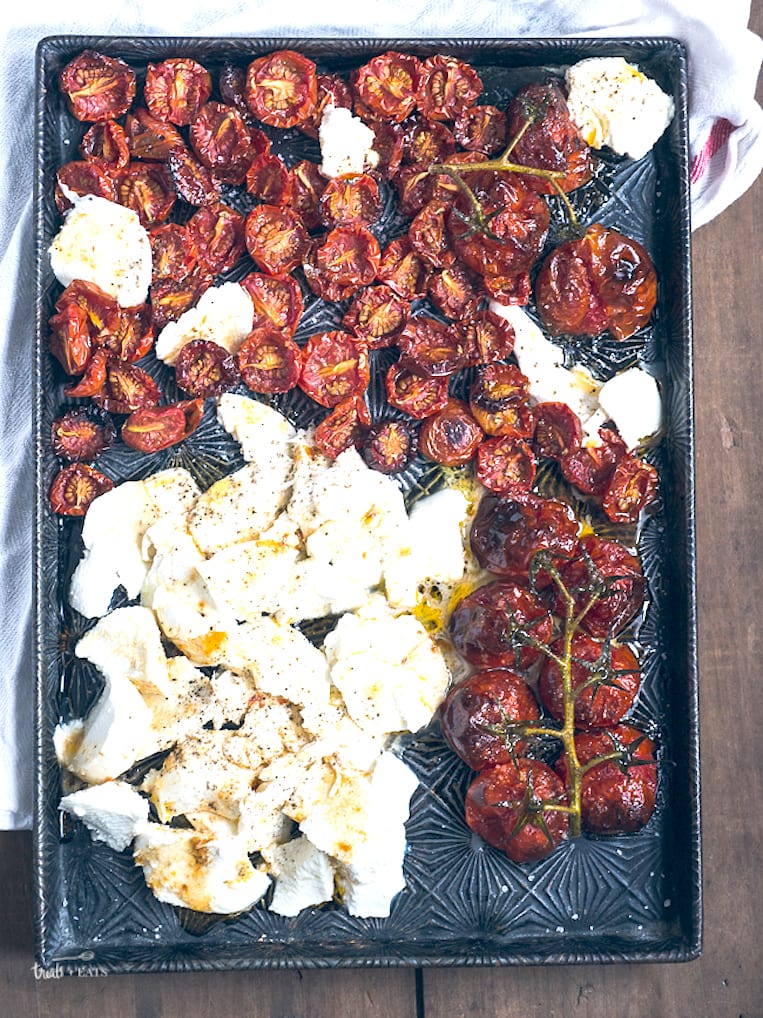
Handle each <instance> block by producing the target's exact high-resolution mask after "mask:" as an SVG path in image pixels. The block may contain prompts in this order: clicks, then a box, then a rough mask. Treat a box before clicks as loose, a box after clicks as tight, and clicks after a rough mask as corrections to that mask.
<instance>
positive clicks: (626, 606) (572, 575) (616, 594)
mask: <svg viewBox="0 0 763 1018" xmlns="http://www.w3.org/2000/svg"><path fill="white" fill-rule="evenodd" d="M580 550H581V552H582V553H584V555H585V556H587V557H579V558H574V559H572V560H571V561H569V562H566V563H564V564H563V565H562V566H561V568H560V574H561V578H562V581H563V583H564V584H565V586H566V587H567V590H568V591H569V592H570V593H571V594H572V596H573V598H574V602H575V611H576V613H581V612H582V611H583V609H584V608H585V606H586V604H587V603H588V602H589V600H590V597H591V583H592V582H593V581H600V582H601V583H603V585H604V587H605V591H604V594H603V596H601V597H600V598H599V599H598V600H597V601H596V603H595V604H594V605H593V606H592V607H591V608H590V609H589V610H588V612H587V613H586V615H585V617H584V618H583V619H582V620H581V628H582V629H584V630H585V631H586V633H588V634H589V636H593V637H594V638H595V639H598V640H604V639H606V638H607V637H615V636H617V634H618V633H620V632H621V631H622V630H623V629H624V628H625V627H626V625H628V623H629V622H630V621H631V620H632V619H633V618H634V616H635V615H636V613H637V612H638V611H639V609H640V608H641V606H642V604H643V600H644V593H645V581H644V576H643V573H642V571H641V563H640V561H639V559H638V556H636V555H634V554H633V552H631V551H629V550H628V549H627V548H626V547H625V545H623V544H621V543H620V542H619V541H610V540H606V539H605V538H602V537H598V536H597V535H595V534H586V535H585V536H584V537H582V538H581V539H580ZM592 574H593V575H592ZM558 608H559V610H560V611H562V612H563V610H564V609H563V608H562V606H561V602H560V603H559V605H558Z"/></svg>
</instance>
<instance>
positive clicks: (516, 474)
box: [477, 435, 537, 495]
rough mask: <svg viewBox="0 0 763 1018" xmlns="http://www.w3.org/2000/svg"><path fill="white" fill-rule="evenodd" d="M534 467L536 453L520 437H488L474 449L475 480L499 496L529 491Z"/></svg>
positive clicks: (533, 477) (533, 475)
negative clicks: (475, 457)
mask: <svg viewBox="0 0 763 1018" xmlns="http://www.w3.org/2000/svg"><path fill="white" fill-rule="evenodd" d="M536 470H537V463H536V460H535V454H534V453H533V451H532V449H531V448H530V446H529V445H528V444H527V442H525V441H524V440H523V439H521V438H515V437H513V436H506V435H503V436H498V437H494V438H487V439H485V441H484V442H482V443H481V445H480V447H479V448H478V449H477V480H478V481H479V482H480V484H482V485H483V486H484V487H485V488H487V489H488V491H493V492H496V493H497V494H499V495H511V494H513V493H516V492H527V491H529V490H530V489H531V488H532V486H533V482H534V481H535V472H536Z"/></svg>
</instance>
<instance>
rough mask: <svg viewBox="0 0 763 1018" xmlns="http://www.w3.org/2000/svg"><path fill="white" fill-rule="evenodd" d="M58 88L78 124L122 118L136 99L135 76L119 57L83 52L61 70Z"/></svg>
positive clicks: (95, 51)
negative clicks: (81, 121)
mask: <svg viewBox="0 0 763 1018" xmlns="http://www.w3.org/2000/svg"><path fill="white" fill-rule="evenodd" d="M59 87H60V89H61V91H62V92H63V93H64V95H65V96H66V99H67V103H68V105H69V109H70V110H71V112H72V114H73V115H74V116H75V117H76V118H77V120H83V121H87V122H97V121H101V120H113V119H116V118H117V117H121V116H122V114H123V113H126V112H127V110H128V109H129V108H130V105H131V103H132V101H133V99H134V98H135V87H136V79H135V72H134V71H133V70H132V68H131V67H130V66H129V65H128V64H126V63H125V61H124V60H121V59H119V58H118V57H109V56H106V55H105V54H104V53H99V52H98V51H97V50H92V49H88V50H83V52H82V53H79V54H78V55H77V56H76V57H74V59H73V60H70V61H69V63H68V64H67V65H66V66H65V67H64V68H63V70H62V71H61V74H60V75H59Z"/></svg>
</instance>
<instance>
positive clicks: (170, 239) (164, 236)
mask: <svg viewBox="0 0 763 1018" xmlns="http://www.w3.org/2000/svg"><path fill="white" fill-rule="evenodd" d="M148 239H149V241H150V242H151V266H152V268H151V281H152V282H153V283H155V282H157V280H160V279H175V280H183V279H185V278H186V277H187V276H188V275H190V273H191V272H192V271H193V269H194V268H195V266H196V263H197V261H198V251H197V248H196V244H195V242H194V240H193V238H192V237H191V234H190V232H189V230H188V228H187V227H186V226H185V225H181V224H180V223H164V224H162V225H161V226H155V227H154V228H153V229H152V230H150V231H149V234H148Z"/></svg>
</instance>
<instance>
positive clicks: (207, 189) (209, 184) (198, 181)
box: [167, 148, 220, 207]
mask: <svg viewBox="0 0 763 1018" xmlns="http://www.w3.org/2000/svg"><path fill="white" fill-rule="evenodd" d="M167 169H168V170H169V172H170V177H171V178H172V183H173V184H174V185H175V190H176V191H177V194H178V197H179V198H182V199H183V201H186V202H188V204H189V205H195V206H197V207H198V206H200V205H213V204H215V203H216V202H219V200H220V181H219V180H218V179H217V177H215V176H214V175H213V174H212V172H211V171H210V170H209V169H208V168H207V167H206V166H204V165H203V163H201V162H199V160H198V159H197V158H196V157H195V156H194V155H192V154H191V153H190V152H189V151H188V149H186V148H176V149H173V150H172V152H170V154H169V155H168V156H167Z"/></svg>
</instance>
